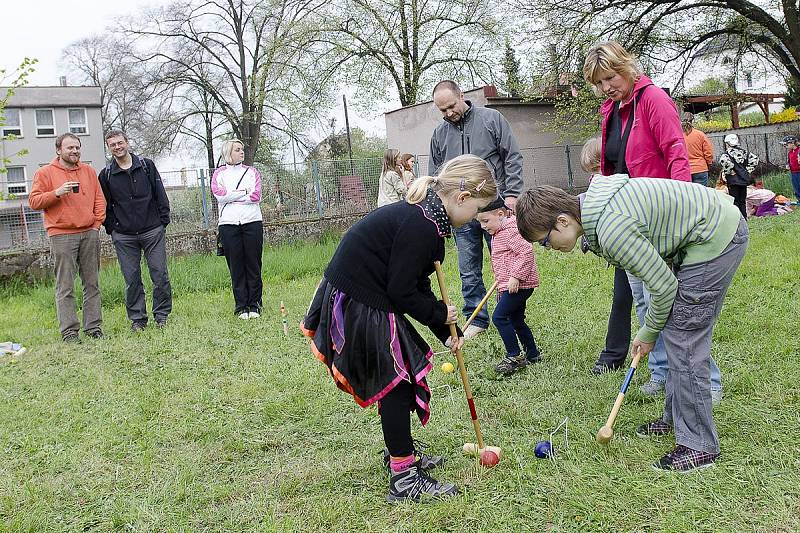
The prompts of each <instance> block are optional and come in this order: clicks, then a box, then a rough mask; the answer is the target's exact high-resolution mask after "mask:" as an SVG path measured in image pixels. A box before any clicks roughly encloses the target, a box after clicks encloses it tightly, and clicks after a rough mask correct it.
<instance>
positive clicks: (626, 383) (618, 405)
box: [606, 351, 642, 428]
mask: <svg viewBox="0 0 800 533" xmlns="http://www.w3.org/2000/svg"><path fill="white" fill-rule="evenodd" d="M641 358H642V354H641V353H640V352H639V351H637V352H636V355H634V356H633V360H632V361H631V367H630V368H629V369H628V373H627V374H625V380H624V381H623V382H622V386H621V387H620V388H619V394H617V399H616V401H615V402H614V407H612V408H611V413H610V414H609V415H608V420H607V421H606V426H608V427H610V428H613V427H614V422H616V420H617V414H618V413H619V410H620V408H621V407H622V401H623V400H624V399H625V393H626V392H628V387H629V386H630V384H631V380H632V379H633V373H634V372H636V367H638V366H639V359H641Z"/></svg>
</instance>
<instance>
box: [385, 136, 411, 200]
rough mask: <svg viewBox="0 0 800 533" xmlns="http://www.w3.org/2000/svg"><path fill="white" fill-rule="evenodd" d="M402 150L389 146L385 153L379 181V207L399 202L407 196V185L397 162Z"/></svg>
mask: <svg viewBox="0 0 800 533" xmlns="http://www.w3.org/2000/svg"><path fill="white" fill-rule="evenodd" d="M399 156H400V152H399V151H398V150H395V149H394V148H389V149H388V150H386V151H385V152H384V153H383V167H382V168H381V177H380V180H379V182H378V207H382V206H384V205H388V204H393V203H395V202H399V201H400V200H403V199H404V198H405V197H406V191H407V190H408V187H407V186H406V184H405V182H404V181H403V178H402V177H401V176H400V172H401V170H400V169H399V168H398V166H397V163H398V159H399Z"/></svg>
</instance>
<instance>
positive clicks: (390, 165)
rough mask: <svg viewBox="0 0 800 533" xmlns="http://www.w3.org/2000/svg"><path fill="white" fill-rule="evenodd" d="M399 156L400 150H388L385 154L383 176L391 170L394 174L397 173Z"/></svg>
mask: <svg viewBox="0 0 800 533" xmlns="http://www.w3.org/2000/svg"><path fill="white" fill-rule="evenodd" d="M398 155H400V150H395V149H394V148H388V149H387V150H386V151H385V152H383V168H381V176H383V175H384V174H386V173H387V172H389V171H390V170H391V171H393V172H397V170H398V168H397V156H398ZM398 174H399V172H398Z"/></svg>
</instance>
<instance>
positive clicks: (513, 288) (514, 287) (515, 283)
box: [508, 276, 519, 294]
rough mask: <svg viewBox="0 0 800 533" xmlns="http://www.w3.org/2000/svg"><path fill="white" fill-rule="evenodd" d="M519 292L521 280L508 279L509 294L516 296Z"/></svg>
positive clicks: (512, 277)
mask: <svg viewBox="0 0 800 533" xmlns="http://www.w3.org/2000/svg"><path fill="white" fill-rule="evenodd" d="M518 290H519V280H518V279H517V278H515V277H514V276H511V277H510V278H508V292H509V294H516V293H517V291H518Z"/></svg>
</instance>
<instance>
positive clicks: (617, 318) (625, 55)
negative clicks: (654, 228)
mask: <svg viewBox="0 0 800 533" xmlns="http://www.w3.org/2000/svg"><path fill="white" fill-rule="evenodd" d="M583 76H584V79H585V80H586V81H587V83H590V84H591V85H592V86H593V87H594V91H595V94H597V95H598V96H606V97H607V100H606V101H605V102H603V105H602V106H601V107H600V114H601V115H602V155H601V157H600V173H601V174H602V175H604V176H609V175H611V174H628V175H629V176H631V177H632V178H642V177H648V178H671V179H676V180H681V181H688V182H690V181H692V173H691V170H690V168H689V156H688V153H687V151H686V142H685V140H684V138H683V130H682V129H681V121H680V118H679V117H678V109H677V107H675V103H674V102H673V101H672V99H671V98H670V97H669V95H668V94H667V93H666V92H665V91H664V90H663V89H661V88H660V87H657V86H655V85H654V84H653V81H652V80H651V79H650V78H648V77H647V76H645V75H644V74H643V73H642V70H641V68H640V67H639V65H638V63H637V60H636V57H635V56H634V55H632V54H630V53H629V52H628V51H627V50H625V49H624V48H623V47H622V46H621V45H620V44H619V43H616V42H613V41H612V42H607V43H601V44H598V45H596V46H595V47H594V48H592V49H591V50H589V53H588V55H587V56H586V61H585V62H584V64H583ZM639 292H640V293H641V291H639ZM637 296H638V295H637ZM632 305H633V294H632V293H631V282H630V281H629V280H628V276H627V274H626V273H625V271H624V270H621V269H618V268H617V269H614V300H613V303H612V306H611V314H610V316H609V318H608V333H607V334H606V347H605V349H604V350H603V351H602V352H601V353H600V357H599V359H598V361H597V362H596V363H595V365H594V368H593V369H592V372H593V373H595V374H601V373H603V372H607V371H609V370H616V369H618V368H621V367H622V366H623V365H624V364H625V358H626V357H627V355H628V346H629V345H630V340H631V320H630V317H631V306H632Z"/></svg>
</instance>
